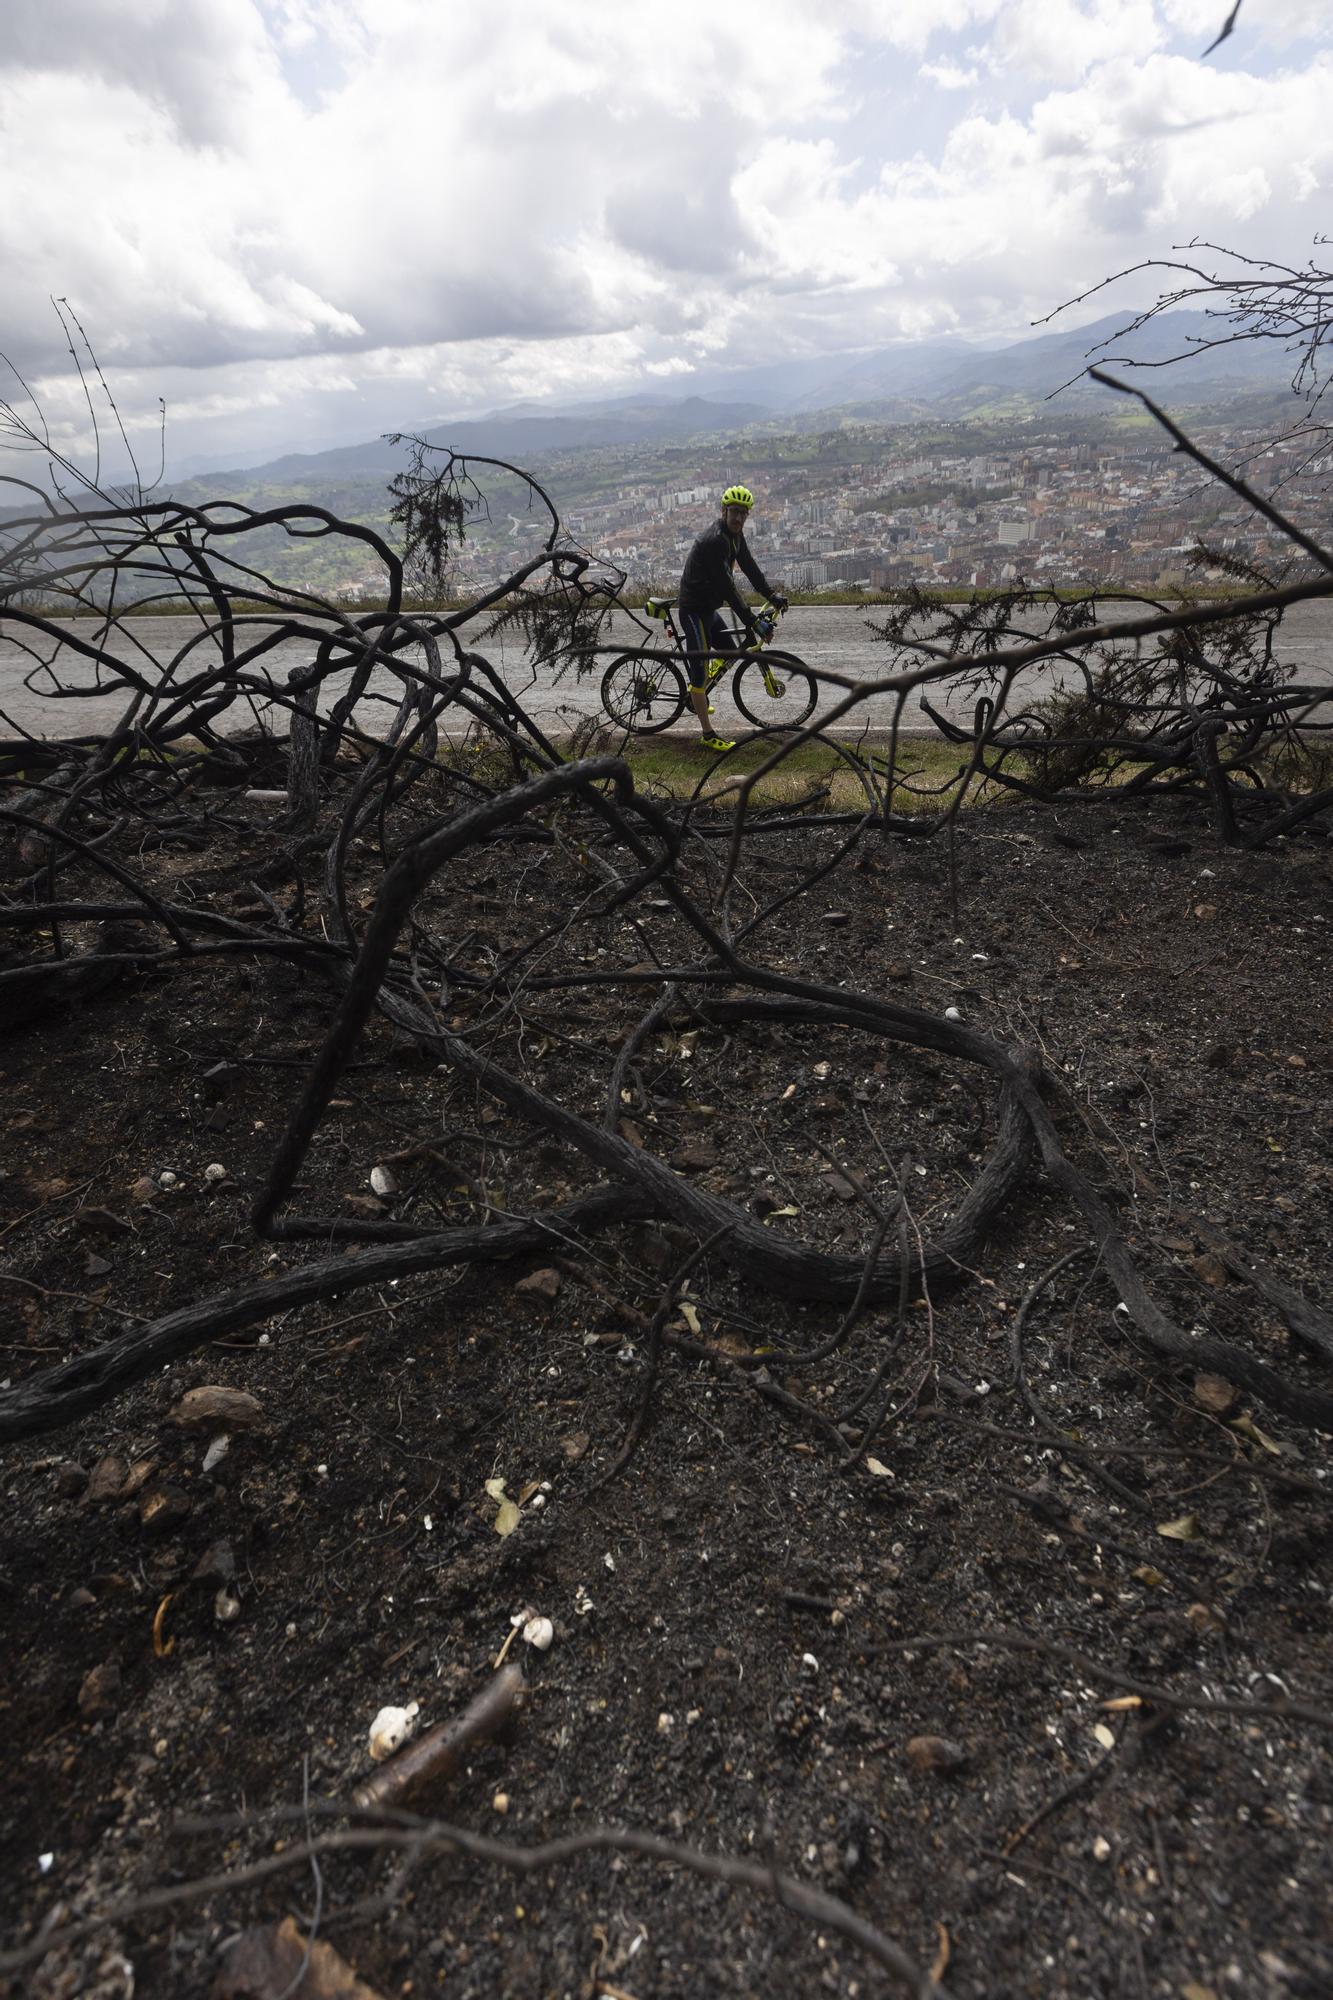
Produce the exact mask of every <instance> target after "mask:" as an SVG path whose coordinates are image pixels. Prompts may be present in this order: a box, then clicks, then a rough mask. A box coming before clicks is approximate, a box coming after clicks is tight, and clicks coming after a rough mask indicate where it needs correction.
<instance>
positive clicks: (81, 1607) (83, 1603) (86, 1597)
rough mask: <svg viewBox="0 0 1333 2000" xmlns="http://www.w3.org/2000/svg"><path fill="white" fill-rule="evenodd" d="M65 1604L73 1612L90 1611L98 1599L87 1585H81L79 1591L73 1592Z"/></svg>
mask: <svg viewBox="0 0 1333 2000" xmlns="http://www.w3.org/2000/svg"><path fill="white" fill-rule="evenodd" d="M65 1602H66V1604H67V1605H68V1606H69V1608H70V1610H71V1611H88V1610H90V1609H91V1608H92V1606H93V1605H94V1604H96V1602H97V1599H96V1597H95V1596H94V1594H93V1592H92V1591H91V1590H89V1588H88V1586H87V1584H86V1583H81V1584H79V1586H78V1588H77V1589H75V1590H71V1592H70V1594H69V1596H68V1597H67V1598H66V1599H65Z"/></svg>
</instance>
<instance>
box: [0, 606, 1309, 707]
mask: <svg viewBox="0 0 1333 2000" xmlns="http://www.w3.org/2000/svg"><path fill="white" fill-rule="evenodd" d="M873 615H874V614H873V613H872V612H869V611H867V610H866V609H864V608H862V607H858V606H853V605H840V604H831V605H797V606H795V607H794V608H793V610H792V611H790V612H789V613H788V615H787V617H786V619H785V620H784V621H783V626H782V641H783V644H784V646H787V647H789V648H790V649H791V650H792V651H793V652H795V653H798V654H799V655H800V657H801V658H802V659H804V660H805V661H806V662H807V663H808V664H809V665H810V666H811V667H813V668H815V669H820V668H823V669H827V670H829V671H832V672H837V673H842V674H850V675H853V676H854V677H855V678H857V679H859V680H874V679H878V678H880V677H881V676H882V675H884V674H885V673H886V672H892V671H894V670H895V668H896V667H897V666H899V665H904V664H906V661H905V659H904V658H903V657H902V656H896V655H895V654H894V652H893V651H891V650H890V648H888V647H887V646H885V645H884V644H883V643H882V642H881V641H879V640H878V639H876V637H875V636H874V633H873V632H872V630H871V623H870V621H871V618H872V617H873ZM91 622H92V621H90V620H79V621H76V622H74V623H72V624H70V625H69V626H68V627H67V628H65V629H67V630H68V631H70V632H83V633H87V632H88V631H89V630H90V627H91ZM14 630H15V628H13V627H12V626H11V627H6V626H5V624H4V621H3V618H0V737H6V736H12V735H15V734H18V733H19V732H20V731H26V732H28V733H31V734H33V735H36V736H64V735H86V734H91V733H93V732H94V731H97V730H103V729H107V728H110V727H111V726H112V725H113V724H114V723H115V721H116V719H117V718H118V717H119V716H120V714H121V713H122V712H123V709H124V705H125V697H124V696H123V695H122V694H98V693H97V692H96V681H95V676H94V675H93V673H92V671H91V670H90V669H89V668H88V666H87V665H86V664H85V663H83V662H81V661H79V660H78V659H77V658H76V656H75V655H74V654H72V653H71V652H70V651H69V650H68V648H62V649H61V650H60V652H59V655H58V657H57V658H56V660H55V661H54V666H55V669H56V671H57V672H58V675H59V678H60V680H61V681H62V682H63V683H64V684H65V685H66V686H69V687H72V688H78V689H79V690H80V691H81V692H80V697H79V698H78V699H77V700H76V699H62V698H60V697H59V696H58V695H57V694H56V693H55V691H54V685H53V679H52V675H51V673H50V672H49V671H47V670H45V669H42V668H35V665H34V661H33V659H32V658H31V657H30V656H28V655H26V654H25V653H24V652H23V651H22V649H21V647H20V646H19V645H18V644H17V643H16V641H15V637H14ZM198 631H199V626H198V624H197V622H196V621H194V620H192V619H188V618H143V619H131V620H129V621H127V624H126V626H125V627H124V628H123V629H122V632H121V633H120V634H119V635H118V638H117V644H116V653H117V657H118V658H122V659H125V660H126V661H131V662H134V663H136V664H137V665H139V666H140V667H141V668H148V667H149V666H151V667H152V669H153V671H154V672H155V673H160V672H161V671H162V670H163V669H164V668H165V667H167V666H168V665H169V663H170V662H171V661H172V660H173V658H174V657H175V656H176V655H177V654H178V653H179V652H180V651H181V649H182V648H183V647H185V646H187V645H188V644H189V642H190V641H191V639H193V638H195V637H196V635H197V634H198ZM636 636H637V628H636V627H635V625H634V624H633V623H632V622H631V620H630V619H629V618H628V617H626V616H625V615H623V614H621V613H619V612H618V613H616V614H615V617H614V619H613V620H612V621H611V625H610V629H609V632H608V635H607V637H608V644H610V645H611V646H612V647H613V648H614V649H615V650H619V649H620V647H621V646H622V645H628V644H632V643H633V642H634V640H635V638H636ZM472 643H473V644H476V645H479V646H481V647H482V649H483V650H484V651H485V653H486V655H487V657H488V658H489V659H490V660H491V661H492V663H493V665H494V666H495V667H496V668H497V669H498V670H499V671H500V672H501V673H502V674H503V675H504V677H505V679H506V681H507V683H508V684H509V686H510V687H511V688H512V689H513V690H514V692H515V694H516V695H518V696H519V697H520V698H521V699H522V700H523V701H524V703H525V705H526V706H527V707H528V709H529V711H530V712H531V714H532V715H533V717H534V719H536V720H537V721H538V722H540V723H541V724H542V725H543V726H544V727H545V728H547V729H552V728H559V727H560V726H561V725H562V724H563V725H565V726H569V725H570V724H572V723H573V722H574V721H576V720H577V719H578V718H579V717H580V716H585V715H588V714H591V713H593V712H595V711H596V710H598V708H599V707H600V702H599V698H598V691H597V684H598V679H599V678H600V676H599V675H598V676H589V677H588V678H586V679H584V680H583V681H576V680H575V679H574V677H573V676H572V675H568V676H566V677H565V678H563V679H561V680H558V681H557V680H556V679H555V678H554V677H553V676H552V673H551V671H550V669H549V668H544V667H543V668H535V667H534V666H533V663H532V660H531V658H530V656H529V654H528V652H527V650H526V648H525V646H524V645H523V643H522V642H521V640H520V639H519V638H517V637H516V636H515V635H513V634H510V635H508V636H507V637H505V638H497V639H493V640H490V641H488V642H484V643H483V642H482V641H481V640H480V638H479V637H475V638H474V639H473V640H472ZM1279 656H1280V658H1281V659H1282V660H1284V661H1285V662H1289V663H1290V664H1291V665H1292V666H1293V667H1294V668H1295V669H1296V674H1297V677H1298V678H1299V679H1300V680H1301V681H1302V682H1303V683H1307V684H1308V683H1311V682H1314V683H1318V684H1328V685H1330V686H1331V687H1333V606H1330V605H1329V604H1327V603H1319V604H1302V605H1297V606H1296V607H1295V608H1294V609H1293V610H1292V611H1290V612H1288V614H1287V618H1286V620H1285V621H1284V624H1283V628H1282V637H1281V641H1280V646H1279ZM308 657H309V648H308V646H307V645H306V644H305V643H304V642H299V643H298V642H295V641H289V642H287V643H286V644H284V645H283V646H280V647H278V648H276V649H275V650H274V651H273V652H272V653H270V654H269V655H267V657H266V659H265V660H264V661H263V662H262V671H263V673H264V674H265V675H266V676H269V677H271V678H272V681H273V683H274V684H275V685H278V686H280V685H281V684H282V682H283V681H284V680H285V677H286V675H287V674H288V672H289V671H290V670H291V669H292V668H293V667H295V666H300V665H302V664H304V662H305V660H306V659H307V658H308ZM607 657H608V659H609V658H611V657H614V654H608V655H607ZM207 658H208V654H207V652H206V651H205V650H203V649H197V650H196V651H194V652H193V653H191V654H190V655H189V656H188V659H187V662H186V665H185V667H184V668H183V669H179V670H178V672H189V671H196V670H197V669H198V667H199V666H200V665H201V664H203V662H204V661H205V660H206V659H207ZM1049 679H1050V676H1049V675H1046V676H1039V675H1035V674H1034V675H1031V676H1029V677H1027V679H1026V682H1025V684H1023V685H1024V692H1026V693H1028V694H1035V693H1038V692H1040V691H1041V687H1042V683H1043V680H1044V681H1045V682H1046V683H1047V684H1049ZM342 685H345V676H343V677H342V678H341V679H340V680H339V682H337V683H334V684H333V685H332V687H331V689H330V692H329V693H328V695H327V697H326V701H331V700H333V699H335V698H336V695H337V693H338V691H339V689H340V687H341V686H342ZM377 685H378V687H379V688H380V690H381V692H382V693H383V695H384V706H382V707H380V708H379V709H377V710H374V711H372V712H371V713H370V714H369V715H367V717H366V718H364V720H363V726H364V727H366V728H368V729H373V728H374V727H376V723H375V720H374V716H375V714H378V715H381V716H387V715H389V714H391V713H392V710H393V707H394V706H396V699H397V693H396V689H395V690H393V692H392V694H391V693H390V683H389V680H388V677H387V676H380V677H377V681H376V682H373V683H372V688H374V687H376V686H377ZM830 699H831V696H826V697H825V701H826V702H827V701H829V700H830ZM972 700H973V697H972V696H971V695H970V694H968V693H966V692H965V691H957V690H954V691H950V690H946V689H943V688H942V689H941V690H940V691H939V695H938V699H937V706H939V707H940V708H941V709H942V710H943V712H944V713H945V714H948V715H951V716H954V717H957V718H965V717H967V716H970V714H971V712H972ZM715 701H716V707H717V716H716V726H717V727H718V728H719V729H721V730H724V731H727V732H728V733H735V732H736V731H737V730H740V729H743V728H744V727H745V726H746V725H745V723H744V721H743V719H742V718H741V717H740V716H738V715H737V713H736V711H735V709H734V708H733V707H732V705H731V702H730V700H729V698H728V697H727V695H726V694H725V693H723V694H722V695H721V696H720V698H718V697H716V696H715ZM256 711H257V712H259V713H262V714H263V715H264V716H265V718H266V719H267V720H268V721H269V722H270V724H271V726H273V727H277V728H280V727H281V726H282V722H281V711H280V710H276V711H275V710H272V709H270V708H269V705H268V704H267V703H266V702H265V701H263V699H262V696H261V697H258V698H257V699H256V703H255V709H254V710H252V708H251V705H250V704H249V703H248V702H237V703H236V704H235V705H234V707H233V708H232V710H231V711H230V714H229V715H228V717H227V718H226V721H225V724H224V726H226V727H228V728H230V729H243V728H245V727H247V726H248V725H250V724H251V723H252V722H253V720H254V714H255V712H256ZM891 714H892V703H891V700H890V698H888V697H884V696H878V697H874V698H872V699H871V700H869V701H868V702H867V703H866V704H865V706H864V707H863V708H862V709H861V710H859V711H858V712H857V718H856V720H855V725H854V726H855V727H865V726H869V727H872V728H883V727H886V726H887V725H888V723H889V721H890V720H891ZM904 725H905V726H907V727H911V728H914V729H916V730H918V731H920V730H925V731H930V730H931V728H932V725H931V723H930V721H929V719H928V718H927V717H926V716H924V715H923V714H922V713H921V711H920V709H919V708H918V707H917V706H916V704H915V702H913V703H912V704H911V705H910V706H909V708H908V710H907V712H906V714H905V716H904ZM852 726H853V721H852V719H850V718H849V723H848V727H852Z"/></svg>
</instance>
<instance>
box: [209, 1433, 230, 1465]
mask: <svg viewBox="0 0 1333 2000" xmlns="http://www.w3.org/2000/svg"><path fill="white" fill-rule="evenodd" d="M230 1449H231V1439H230V1437H228V1435H227V1433H226V1431H223V1432H222V1433H221V1434H220V1435H219V1436H218V1437H215V1438H214V1440H213V1442H212V1444H210V1445H209V1447H208V1450H207V1451H206V1452H205V1453H204V1471H205V1472H211V1471H212V1470H213V1467H214V1466H215V1465H216V1464H217V1463H218V1462H219V1460H220V1459H224V1458H225V1457H226V1456H227V1453H228V1451H229V1450H230Z"/></svg>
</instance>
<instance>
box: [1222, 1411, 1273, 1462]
mask: <svg viewBox="0 0 1333 2000" xmlns="http://www.w3.org/2000/svg"><path fill="white" fill-rule="evenodd" d="M1231 1429H1232V1430H1233V1431H1239V1433H1240V1435H1241V1436H1242V1437H1243V1438H1248V1439H1249V1440H1250V1443H1251V1444H1257V1445H1258V1446H1259V1447H1260V1449H1261V1450H1263V1451H1267V1452H1271V1454H1272V1456H1273V1457H1274V1458H1281V1456H1282V1447H1281V1445H1280V1444H1274V1442H1273V1440H1272V1438H1271V1437H1265V1436H1264V1434H1263V1432H1262V1431H1261V1430H1260V1428H1259V1426H1258V1424H1256V1422H1255V1421H1254V1418H1253V1417H1252V1416H1251V1415H1250V1413H1249V1411H1248V1410H1242V1411H1241V1413H1240V1415H1239V1416H1238V1417H1233V1418H1232V1420H1231Z"/></svg>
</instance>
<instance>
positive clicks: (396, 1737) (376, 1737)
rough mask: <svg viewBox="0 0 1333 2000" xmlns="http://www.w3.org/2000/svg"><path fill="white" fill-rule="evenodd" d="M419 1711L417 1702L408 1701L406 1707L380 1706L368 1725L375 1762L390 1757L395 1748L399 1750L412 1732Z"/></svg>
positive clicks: (371, 1752) (381, 1761) (371, 1751)
mask: <svg viewBox="0 0 1333 2000" xmlns="http://www.w3.org/2000/svg"><path fill="white" fill-rule="evenodd" d="M419 1713H420V1703H419V1702H415V1701H412V1702H409V1703H408V1705H407V1707H406V1708H392V1707H390V1708H382V1709H381V1710H380V1712H379V1714H378V1715H377V1716H376V1717H375V1720H374V1721H373V1722H372V1723H371V1725H370V1754H371V1756H372V1757H373V1758H374V1760H375V1762H376V1763H377V1764H382V1763H383V1762H384V1760H385V1758H386V1757H392V1756H393V1753H394V1751H395V1750H401V1749H402V1747H403V1745H404V1743H406V1741H407V1739H408V1737H409V1736H410V1735H411V1734H412V1730H413V1727H414V1726H415V1723H416V1718H417V1716H418V1714H419Z"/></svg>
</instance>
